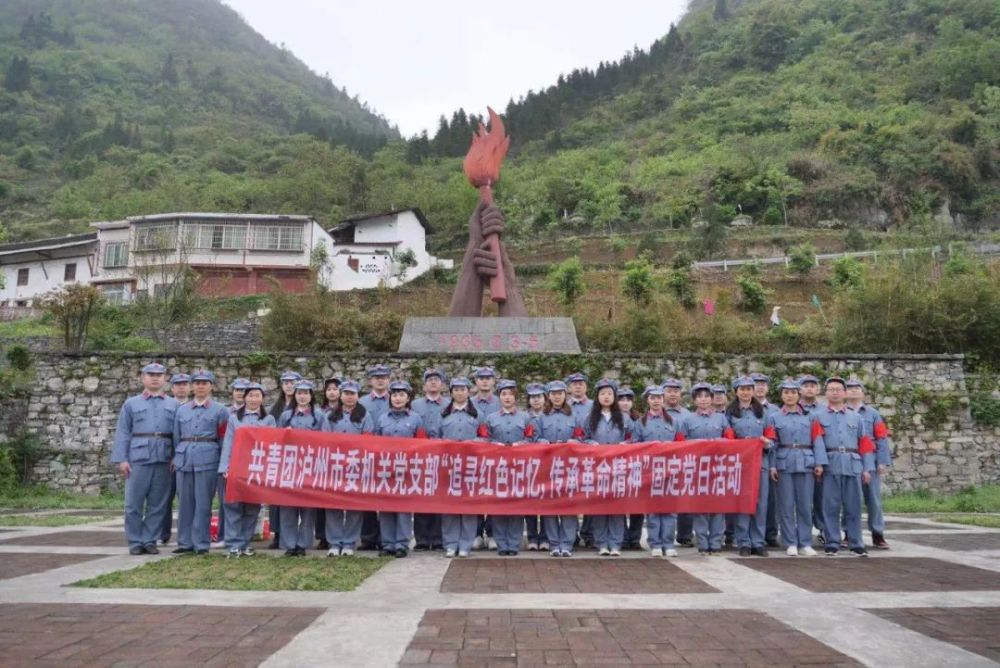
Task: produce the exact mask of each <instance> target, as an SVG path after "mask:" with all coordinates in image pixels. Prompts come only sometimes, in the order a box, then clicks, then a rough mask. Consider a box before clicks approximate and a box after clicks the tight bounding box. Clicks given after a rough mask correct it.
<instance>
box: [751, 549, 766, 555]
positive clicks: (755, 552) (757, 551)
mask: <svg viewBox="0 0 1000 668" xmlns="http://www.w3.org/2000/svg"><path fill="white" fill-rule="evenodd" d="M750 554H752V555H753V556H755V557H766V556H767V548H766V547H753V548H750Z"/></svg>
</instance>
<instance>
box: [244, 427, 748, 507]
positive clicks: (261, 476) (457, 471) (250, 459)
mask: <svg viewBox="0 0 1000 668" xmlns="http://www.w3.org/2000/svg"><path fill="white" fill-rule="evenodd" d="M760 458H761V441H760V440H759V439H743V440H735V441H730V440H711V441H684V442H680V443H666V442H656V443H638V444H635V445H587V444H583V443H560V444H554V445H541V444H539V445H523V446H516V447H505V446H502V445H496V444H494V443H481V442H475V441H444V440H437V439H414V438H390V437H386V436H356V435H351V434H331V433H326V432H315V431H308V430H300V429H275V428H273V427H251V426H246V427H241V428H240V429H238V430H237V431H236V436H235V439H234V442H233V456H232V460H231V462H230V465H229V479H228V482H227V484H226V501H229V502H236V501H243V502H247V503H268V504H273V505H278V506H300V507H313V508H341V509H347V510H387V511H397V512H416V513H460V514H470V515H473V514H479V515H485V514H489V515H533V514H538V515H570V514H573V513H576V514H586V515H618V514H629V513H674V512H681V513H747V514H750V513H753V512H754V509H755V508H756V505H757V488H758V485H759V484H760V480H759V475H760Z"/></svg>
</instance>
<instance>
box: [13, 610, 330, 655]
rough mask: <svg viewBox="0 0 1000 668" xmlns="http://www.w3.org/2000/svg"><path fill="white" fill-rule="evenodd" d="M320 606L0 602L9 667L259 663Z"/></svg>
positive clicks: (308, 619) (303, 625)
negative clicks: (232, 606)
mask: <svg viewBox="0 0 1000 668" xmlns="http://www.w3.org/2000/svg"><path fill="white" fill-rule="evenodd" d="M322 612H323V610H322V609H319V608H227V607H217V606H160V605H84V604H73V605H66V604H31V603H21V604H9V605H0V664H2V665H5V666H8V665H9V666H26V665H31V666H40V667H46V666H53V667H56V666H60V667H65V666H74V667H75V666H123V665H140V664H144V665H156V666H181V665H185V666H191V665H195V664H197V665H204V666H221V665H226V666H256V665H259V664H260V663H261V662H263V661H264V660H265V659H267V657H269V656H270V655H271V654H273V653H274V652H276V651H277V650H279V649H281V648H282V647H284V646H285V645H286V644H287V643H288V642H289V641H290V640H291V639H292V638H293V637H295V635H296V634H298V633H299V632H300V631H302V630H303V629H304V628H306V627H307V626H308V625H309V624H311V623H312V622H313V621H314V620H315V619H316V617H318V616H319V615H320V614H321V613H322Z"/></svg>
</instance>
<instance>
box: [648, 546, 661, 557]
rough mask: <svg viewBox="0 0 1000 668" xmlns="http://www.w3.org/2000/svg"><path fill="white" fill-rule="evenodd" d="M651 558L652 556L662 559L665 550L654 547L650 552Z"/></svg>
mask: <svg viewBox="0 0 1000 668" xmlns="http://www.w3.org/2000/svg"><path fill="white" fill-rule="evenodd" d="M649 556H651V557H662V556H663V548H662V547H654V548H653V549H652V550H650V551H649Z"/></svg>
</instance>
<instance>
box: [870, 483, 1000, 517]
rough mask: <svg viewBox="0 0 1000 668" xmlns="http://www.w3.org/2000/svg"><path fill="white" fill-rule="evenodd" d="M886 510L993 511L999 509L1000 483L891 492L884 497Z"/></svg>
mask: <svg viewBox="0 0 1000 668" xmlns="http://www.w3.org/2000/svg"><path fill="white" fill-rule="evenodd" d="M883 506H884V508H885V512H887V513H997V512H1000V485H983V486H980V487H976V486H973V487H966V488H965V489H962V490H960V491H958V492H956V493H954V494H935V493H933V492H930V491H928V490H920V491H917V492H908V493H906V494H893V495H892V496H887V497H885V499H884V502H883Z"/></svg>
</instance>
